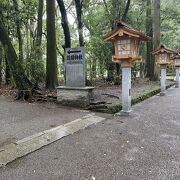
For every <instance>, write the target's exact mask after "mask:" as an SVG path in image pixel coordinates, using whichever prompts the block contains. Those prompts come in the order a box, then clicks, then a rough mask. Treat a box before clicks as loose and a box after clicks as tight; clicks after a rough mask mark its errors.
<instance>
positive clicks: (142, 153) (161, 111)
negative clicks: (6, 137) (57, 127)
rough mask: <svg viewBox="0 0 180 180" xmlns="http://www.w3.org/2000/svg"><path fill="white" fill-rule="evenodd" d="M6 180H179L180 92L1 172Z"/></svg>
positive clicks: (157, 98)
mask: <svg viewBox="0 0 180 180" xmlns="http://www.w3.org/2000/svg"><path fill="white" fill-rule="evenodd" d="M39 132H40V131H39ZM0 179H2V180H17V179H18V180H21V179H22V180H36V179H37V180H41V179H42V180H46V179H47V180H51V179H52V180H56V179H60V180H61V179H62V180H86V179H87V180H94V179H96V180H156V179H157V180H179V179H180V89H175V88H171V89H169V90H168V91H167V94H166V96H164V97H160V96H154V97H152V98H150V99H148V100H146V101H144V102H142V103H139V104H137V105H135V106H133V113H132V115H131V116H130V117H112V118H109V119H108V120H106V121H102V122H100V123H98V124H96V125H92V126H89V127H87V128H86V129H84V130H80V131H78V132H76V133H75V134H73V135H70V136H67V137H65V138H63V139H61V140H59V141H56V142H55V143H52V144H51V145H49V146H46V147H44V148H42V149H40V150H38V151H36V152H33V153H31V154H29V155H27V156H25V157H23V158H20V159H18V160H16V161H14V162H12V163H10V164H9V165H7V166H5V167H4V168H1V169H0Z"/></svg>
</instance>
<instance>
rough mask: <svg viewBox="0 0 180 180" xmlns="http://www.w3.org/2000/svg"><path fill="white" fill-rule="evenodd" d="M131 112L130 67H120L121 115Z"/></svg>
mask: <svg viewBox="0 0 180 180" xmlns="http://www.w3.org/2000/svg"><path fill="white" fill-rule="evenodd" d="M130 112H131V67H122V111H121V112H120V114H121V115H129V113H130Z"/></svg>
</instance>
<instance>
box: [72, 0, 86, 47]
mask: <svg viewBox="0 0 180 180" xmlns="http://www.w3.org/2000/svg"><path fill="white" fill-rule="evenodd" d="M74 1H75V6H76V16H77V22H78V34H79V45H80V46H84V38H83V23H82V13H83V11H82V2H83V1H82V0H74Z"/></svg>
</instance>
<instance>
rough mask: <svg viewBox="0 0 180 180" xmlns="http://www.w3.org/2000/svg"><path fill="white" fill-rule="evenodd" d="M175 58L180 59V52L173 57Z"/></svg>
mask: <svg viewBox="0 0 180 180" xmlns="http://www.w3.org/2000/svg"><path fill="white" fill-rule="evenodd" d="M172 59H173V60H175V59H180V53H176V54H175V55H174V56H173V57H172Z"/></svg>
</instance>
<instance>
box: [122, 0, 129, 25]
mask: <svg viewBox="0 0 180 180" xmlns="http://www.w3.org/2000/svg"><path fill="white" fill-rule="evenodd" d="M130 4H131V0H127V2H126V8H125V11H124V14H123V16H122V21H126V18H127V15H128V11H129V7H130Z"/></svg>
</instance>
